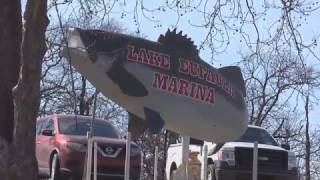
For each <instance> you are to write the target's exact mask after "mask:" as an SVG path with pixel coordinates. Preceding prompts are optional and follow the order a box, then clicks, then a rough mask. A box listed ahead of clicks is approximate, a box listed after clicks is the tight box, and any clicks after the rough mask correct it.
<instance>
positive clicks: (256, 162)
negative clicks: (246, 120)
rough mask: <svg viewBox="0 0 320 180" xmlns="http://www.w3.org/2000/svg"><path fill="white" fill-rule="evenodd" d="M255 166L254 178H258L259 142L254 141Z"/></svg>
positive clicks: (255, 179)
mask: <svg viewBox="0 0 320 180" xmlns="http://www.w3.org/2000/svg"><path fill="white" fill-rule="evenodd" d="M252 164H253V166H252V180H258V142H257V141H255V142H254V147H253V163H252Z"/></svg>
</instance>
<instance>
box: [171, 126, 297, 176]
mask: <svg viewBox="0 0 320 180" xmlns="http://www.w3.org/2000/svg"><path fill="white" fill-rule="evenodd" d="M255 141H257V142H258V179H259V180H297V179H298V170H297V165H296V156H295V154H294V153H293V152H291V151H290V147H289V145H285V144H283V145H281V146H279V144H278V143H277V142H276V141H275V139H274V138H273V137H272V136H271V135H270V134H269V133H268V132H267V131H266V130H265V129H263V128H260V127H256V126H249V127H248V129H247V130H246V132H245V133H244V134H243V135H242V136H241V137H240V138H239V139H238V140H236V141H234V142H227V143H224V144H214V143H211V142H204V144H206V145H207V146H208V161H207V163H208V168H207V169H208V180H225V179H226V180H248V179H251V177H252V162H253V145H254V142H255ZM189 149H190V150H191V151H197V152H201V150H202V147H201V146H200V145H192V144H191V145H190V148H189ZM198 158H199V160H201V153H200V154H199V156H198ZM180 164H181V144H172V145H170V146H169V149H168V155H167V162H166V176H167V179H168V180H172V174H174V173H175V171H176V169H177V167H179V166H180Z"/></svg>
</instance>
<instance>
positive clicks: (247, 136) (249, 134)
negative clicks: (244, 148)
mask: <svg viewBox="0 0 320 180" xmlns="http://www.w3.org/2000/svg"><path fill="white" fill-rule="evenodd" d="M255 141H257V142H258V143H259V144H268V145H273V146H278V143H277V142H276V141H275V140H274V139H273V138H272V137H271V136H270V134H269V133H268V132H267V131H265V130H263V129H258V128H250V127H248V129H247V131H246V132H245V133H244V134H243V135H242V136H241V137H240V138H239V139H238V140H236V141H235V142H250V143H253V142H255Z"/></svg>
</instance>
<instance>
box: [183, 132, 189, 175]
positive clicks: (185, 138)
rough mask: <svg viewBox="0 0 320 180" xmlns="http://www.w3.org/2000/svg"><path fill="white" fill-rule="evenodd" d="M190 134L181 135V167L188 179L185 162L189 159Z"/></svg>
mask: <svg viewBox="0 0 320 180" xmlns="http://www.w3.org/2000/svg"><path fill="white" fill-rule="evenodd" d="M189 145H190V136H182V167H183V168H184V177H185V178H186V179H188V171H187V169H188V168H187V164H188V159H189Z"/></svg>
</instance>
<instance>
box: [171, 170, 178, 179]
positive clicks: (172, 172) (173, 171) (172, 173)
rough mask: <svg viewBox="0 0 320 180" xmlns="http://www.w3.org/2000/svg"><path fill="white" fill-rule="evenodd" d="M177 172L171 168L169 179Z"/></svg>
mask: <svg viewBox="0 0 320 180" xmlns="http://www.w3.org/2000/svg"><path fill="white" fill-rule="evenodd" d="M176 174H177V170H176V169H173V170H171V171H170V180H173V179H174V176H175V175H176Z"/></svg>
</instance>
